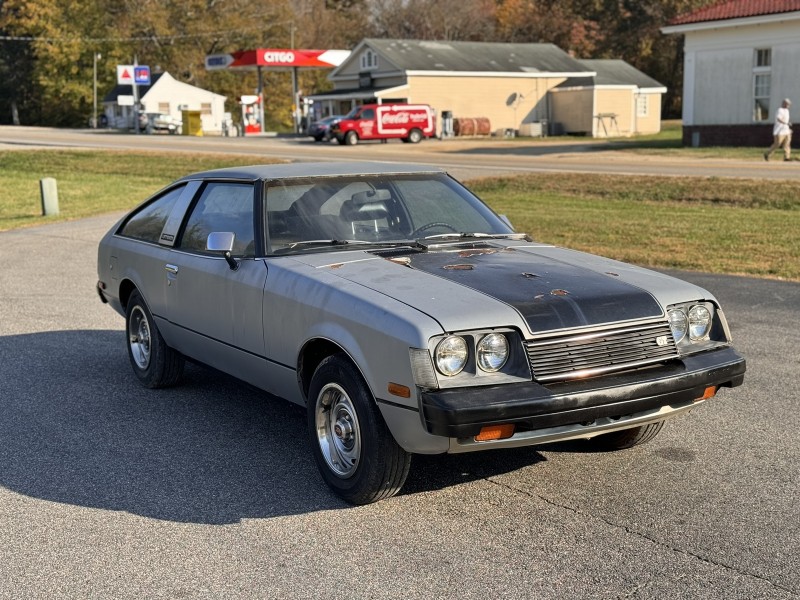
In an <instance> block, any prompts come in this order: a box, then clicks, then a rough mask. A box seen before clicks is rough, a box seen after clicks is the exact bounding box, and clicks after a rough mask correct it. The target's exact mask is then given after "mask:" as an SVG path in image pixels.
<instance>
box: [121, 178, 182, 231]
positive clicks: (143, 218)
mask: <svg viewBox="0 0 800 600" xmlns="http://www.w3.org/2000/svg"><path fill="white" fill-rule="evenodd" d="M183 188H184V186H182V185H181V186H179V187H176V188H172V189H171V190H170V191H168V192H167V193H166V194H164V195H163V196H159V197H158V198H156V199H155V200H153V201H152V202H149V203H148V204H147V205H145V206H143V207H142V208H140V209H139V210H138V211H137V212H136V213H134V214H133V215H131V217H130V218H129V219H128V220H127V221H126V222H125V224H124V225H123V226H122V228H121V229H120V230H119V234H120V235H124V236H125V237H130V238H134V239H137V240H142V241H144V242H152V243H154V244H157V243H158V238H159V236H160V235H161V230H162V229H164V224H165V223H166V222H167V218H168V217H169V213H170V212H172V207H173V206H174V205H175V202H176V201H177V200H178V198H179V197H180V195H181V193H182V192H183Z"/></svg>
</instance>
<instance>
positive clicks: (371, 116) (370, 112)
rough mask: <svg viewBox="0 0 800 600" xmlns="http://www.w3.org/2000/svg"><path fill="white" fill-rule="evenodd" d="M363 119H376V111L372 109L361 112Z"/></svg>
mask: <svg viewBox="0 0 800 600" xmlns="http://www.w3.org/2000/svg"><path fill="white" fill-rule="evenodd" d="M359 118H361V119H374V118H375V111H374V110H373V109H371V108H367V109H365V110H363V111H361V116H360V117H359Z"/></svg>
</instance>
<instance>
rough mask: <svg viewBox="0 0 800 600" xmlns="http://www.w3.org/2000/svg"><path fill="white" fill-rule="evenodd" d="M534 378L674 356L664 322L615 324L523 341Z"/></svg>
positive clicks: (616, 367)
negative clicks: (600, 329) (625, 325)
mask: <svg viewBox="0 0 800 600" xmlns="http://www.w3.org/2000/svg"><path fill="white" fill-rule="evenodd" d="M525 348H526V350H527V352H528V361H529V362H530V365H531V370H532V371H533V378H534V379H535V380H536V381H540V382H546V381H565V380H568V379H576V378H578V377H590V376H593V375H599V374H601V373H608V372H610V371H621V370H623V369H631V368H635V367H640V366H644V365H648V364H652V363H656V362H663V361H666V360H670V359H673V358H677V356H678V350H677V348H676V347H675V340H674V339H673V338H672V333H671V332H670V329H669V325H668V324H667V323H653V324H649V325H636V326H631V327H616V328H614V329H607V330H603V331H594V332H591V333H585V334H580V335H572V336H563V337H553V338H546V339H542V340H537V341H533V342H526V343H525Z"/></svg>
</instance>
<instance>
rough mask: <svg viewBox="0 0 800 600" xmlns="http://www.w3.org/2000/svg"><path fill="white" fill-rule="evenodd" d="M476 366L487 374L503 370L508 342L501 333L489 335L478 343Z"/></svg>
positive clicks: (506, 358) (506, 357)
mask: <svg viewBox="0 0 800 600" xmlns="http://www.w3.org/2000/svg"><path fill="white" fill-rule="evenodd" d="M477 354H478V366H479V367H480V368H481V369H482V370H484V371H486V372H487V373H494V372H496V371H499V370H500V369H502V368H503V365H504V364H506V361H507V360H508V340H507V339H506V336H504V335H503V334H502V333H490V334H489V335H485V336H483V338H481V341H480V342H478V349H477Z"/></svg>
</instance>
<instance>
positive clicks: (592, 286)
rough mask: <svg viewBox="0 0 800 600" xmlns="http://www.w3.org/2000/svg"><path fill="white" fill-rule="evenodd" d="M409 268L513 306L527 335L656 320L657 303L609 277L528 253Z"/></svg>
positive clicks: (489, 251) (442, 255) (454, 256)
mask: <svg viewBox="0 0 800 600" xmlns="http://www.w3.org/2000/svg"><path fill="white" fill-rule="evenodd" d="M409 258H410V260H411V265H410V266H411V267H412V268H414V269H418V270H420V271H423V272H425V273H429V274H431V275H436V276H438V277H442V278H444V279H447V280H449V281H452V282H455V283H458V284H461V285H464V286H468V287H470V288H473V289H475V290H478V291H480V292H483V293H484V294H487V295H489V296H492V297H493V298H496V299H497V300H500V301H502V302H505V303H506V304H509V305H511V306H513V307H514V308H516V309H517V311H519V313H520V314H521V315H522V316H523V318H524V319H525V321H526V322H527V323H528V326H529V327H530V329H531V331H532V332H538V331H549V330H553V329H566V328H575V327H587V326H592V325H600V324H603V323H613V322H618V321H628V320H633V319H645V318H652V317H659V316H661V315H662V314H663V313H662V309H661V306H660V305H659V304H658V302H657V301H656V300H655V298H653V296H651V295H650V294H649V293H647V292H645V291H644V290H642V289H640V288H638V287H636V286H633V285H630V284H627V283H623V282H621V281H620V280H619V279H617V278H616V276H615V275H614V274H613V273H598V272H597V271H593V270H591V269H588V268H584V267H580V266H576V265H573V264H570V263H566V262H561V261H558V260H554V259H552V258H549V257H545V256H541V255H538V254H535V253H532V252H530V251H529V250H527V251H526V252H518V251H515V250H514V249H513V248H502V249H501V248H491V247H490V248H485V249H468V250H460V251H442V252H426V253H421V254H414V255H411V256H409Z"/></svg>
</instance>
